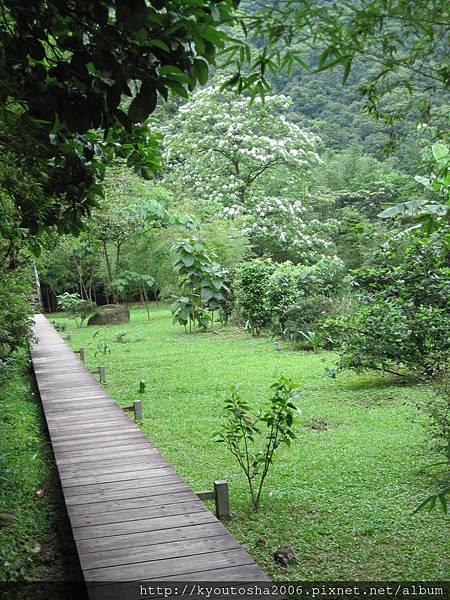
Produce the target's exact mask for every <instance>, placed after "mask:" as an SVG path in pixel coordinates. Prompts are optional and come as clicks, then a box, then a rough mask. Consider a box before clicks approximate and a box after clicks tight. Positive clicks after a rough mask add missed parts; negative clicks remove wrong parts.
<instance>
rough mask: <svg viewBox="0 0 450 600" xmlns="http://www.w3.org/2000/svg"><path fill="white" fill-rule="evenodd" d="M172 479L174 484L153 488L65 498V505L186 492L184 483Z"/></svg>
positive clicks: (94, 493) (142, 487)
mask: <svg viewBox="0 0 450 600" xmlns="http://www.w3.org/2000/svg"><path fill="white" fill-rule="evenodd" d="M165 479H166V480H169V479H170V477H166V478H165ZM172 479H174V482H173V483H171V482H170V481H165V482H164V483H163V484H160V485H153V486H148V487H147V486H139V488H136V487H135V486H133V487H131V489H114V490H109V491H104V492H91V493H85V494H81V493H80V494H79V495H73V496H67V497H66V505H67V506H68V507H69V506H72V505H76V506H82V505H85V504H95V503H100V504H104V503H106V502H109V501H114V500H126V499H129V498H133V499H135V500H137V501H138V500H139V498H140V497H147V498H148V497H149V496H160V495H161V494H166V493H167V494H172V493H173V492H180V491H183V492H184V491H186V490H189V491H190V488H188V487H187V485H186V484H185V483H179V481H178V479H177V478H172Z"/></svg>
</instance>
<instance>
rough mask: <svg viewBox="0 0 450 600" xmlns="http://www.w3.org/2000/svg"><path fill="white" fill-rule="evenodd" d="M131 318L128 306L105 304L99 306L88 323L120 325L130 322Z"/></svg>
mask: <svg viewBox="0 0 450 600" xmlns="http://www.w3.org/2000/svg"><path fill="white" fill-rule="evenodd" d="M129 320H130V311H129V310H128V308H127V307H126V306H121V305H120V304H105V305H104V306H99V307H98V308H97V310H96V311H95V313H94V314H93V315H92V317H90V318H89V321H88V325H119V324H120V323H128V322H129Z"/></svg>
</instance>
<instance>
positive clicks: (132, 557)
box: [80, 533, 239, 569]
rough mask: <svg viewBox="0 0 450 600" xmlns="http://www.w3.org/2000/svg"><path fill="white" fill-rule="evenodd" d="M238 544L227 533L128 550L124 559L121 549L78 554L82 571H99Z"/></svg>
mask: <svg viewBox="0 0 450 600" xmlns="http://www.w3.org/2000/svg"><path fill="white" fill-rule="evenodd" d="M237 549H239V544H238V543H237V542H236V540H235V539H233V538H232V537H231V536H230V535H228V534H227V533H222V534H221V535H216V536H211V537H207V538H197V539H189V540H177V541H172V542H166V543H158V544H152V545H150V546H137V547H136V548H129V549H128V550H127V552H126V557H125V558H124V551H123V548H119V549H117V550H109V551H104V552H88V553H87V554H80V563H81V567H82V569H99V568H101V567H114V566H118V565H124V564H128V565H129V564H132V563H142V562H148V561H154V560H158V561H161V560H164V559H166V558H181V557H184V556H191V555H192V554H206V553H208V552H217V551H220V550H237Z"/></svg>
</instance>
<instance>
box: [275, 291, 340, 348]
mask: <svg viewBox="0 0 450 600" xmlns="http://www.w3.org/2000/svg"><path fill="white" fill-rule="evenodd" d="M335 305H336V301H335V300H332V299H331V298H328V297H327V296H303V297H298V299H297V301H296V302H295V304H293V305H292V306H291V307H289V309H288V311H287V312H286V325H285V335H286V337H288V338H290V339H291V340H293V341H295V342H300V341H304V336H303V335H302V333H301V332H306V331H316V330H318V329H321V326H320V323H321V321H322V320H323V319H324V318H326V317H327V316H329V315H331V314H332V313H333V312H334V311H335Z"/></svg>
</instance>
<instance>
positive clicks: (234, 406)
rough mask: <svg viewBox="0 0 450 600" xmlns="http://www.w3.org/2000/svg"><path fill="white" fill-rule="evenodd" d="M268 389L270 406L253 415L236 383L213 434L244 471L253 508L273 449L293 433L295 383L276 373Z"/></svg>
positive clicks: (259, 497)
mask: <svg viewBox="0 0 450 600" xmlns="http://www.w3.org/2000/svg"><path fill="white" fill-rule="evenodd" d="M270 390H271V393H272V394H273V395H272V397H271V398H270V408H269V409H268V410H266V412H260V413H258V414H257V415H256V416H254V415H251V414H250V406H249V404H248V403H247V402H246V401H245V400H243V399H242V397H241V394H240V392H239V388H238V387H236V388H235V389H234V390H233V391H232V393H231V395H230V397H229V398H226V400H225V415H226V421H225V423H224V424H223V425H222V428H221V429H220V431H219V432H218V433H217V434H215V436H216V441H217V442H220V443H224V444H226V445H227V448H228V450H229V451H230V452H231V454H232V455H233V456H234V458H235V459H236V460H237V462H238V464H239V466H240V467H241V469H242V470H243V471H244V473H245V477H246V479H247V483H248V487H249V492H250V497H251V500H252V504H253V508H254V509H255V510H258V508H259V502H260V499H261V492H262V489H263V486H264V481H265V479H266V477H267V474H268V472H269V468H270V465H271V464H272V463H273V457H274V453H275V451H276V450H277V448H279V447H280V446H281V445H283V444H284V445H287V446H290V444H291V441H292V440H293V439H295V437H296V436H295V433H294V431H293V427H294V425H295V424H296V418H295V417H296V414H298V412H299V411H298V408H297V407H296V406H295V404H294V403H293V399H294V398H295V397H296V396H298V395H299V392H298V388H297V385H296V384H294V383H293V382H292V381H291V380H290V379H288V378H287V377H280V379H279V380H278V381H276V382H275V383H274V384H272V385H271V386H270ZM264 426H265V427H266V429H265V430H264V429H263V427H264ZM264 432H265V435H264ZM263 436H264V442H263V445H262V446H261V444H259V445H257V444H256V441H257V440H258V439H261V438H262V437H263ZM255 446H256V447H255Z"/></svg>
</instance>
